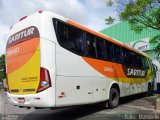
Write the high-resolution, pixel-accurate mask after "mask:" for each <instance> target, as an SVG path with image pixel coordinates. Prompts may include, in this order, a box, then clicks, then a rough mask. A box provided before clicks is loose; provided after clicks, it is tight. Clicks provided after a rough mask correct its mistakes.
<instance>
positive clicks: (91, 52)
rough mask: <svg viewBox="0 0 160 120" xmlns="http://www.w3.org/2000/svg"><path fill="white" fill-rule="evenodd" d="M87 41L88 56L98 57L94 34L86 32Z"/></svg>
mask: <svg viewBox="0 0 160 120" xmlns="http://www.w3.org/2000/svg"><path fill="white" fill-rule="evenodd" d="M86 41H87V56H89V57H94V58H96V43H95V40H94V36H93V35H91V34H86Z"/></svg>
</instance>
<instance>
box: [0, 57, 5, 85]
mask: <svg viewBox="0 0 160 120" xmlns="http://www.w3.org/2000/svg"><path fill="white" fill-rule="evenodd" d="M4 78H6V65H5V55H1V56H0V81H1V82H2V80H3V79H4Z"/></svg>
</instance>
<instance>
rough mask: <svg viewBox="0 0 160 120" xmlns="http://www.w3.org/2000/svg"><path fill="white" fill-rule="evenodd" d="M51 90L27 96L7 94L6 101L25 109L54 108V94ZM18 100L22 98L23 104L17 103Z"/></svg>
mask: <svg viewBox="0 0 160 120" xmlns="http://www.w3.org/2000/svg"><path fill="white" fill-rule="evenodd" d="M53 91H54V90H53V88H48V89H46V90H44V91H42V92H40V93H36V94H28V95H15V94H10V93H8V92H7V96H8V100H9V102H10V103H11V104H13V105H16V106H27V107H55V92H53ZM18 98H24V99H25V102H24V103H18Z"/></svg>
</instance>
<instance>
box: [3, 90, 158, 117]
mask: <svg viewBox="0 0 160 120" xmlns="http://www.w3.org/2000/svg"><path fill="white" fill-rule="evenodd" d="M155 99H156V96H150V97H145V96H144V95H136V96H131V97H125V98H123V99H121V103H120V105H119V107H117V108H115V109H102V108H100V107H95V106H93V105H92V106H91V105H87V106H80V107H70V108H64V109H56V110H50V109H41V110H35V109H29V110H27V109H24V108H18V107H15V106H12V105H10V104H9V103H8V100H7V97H6V93H5V92H0V114H1V116H0V120H1V119H3V120H5V119H6V118H7V119H8V120H17V119H18V120H48V119H49V120H75V119H76V120H124V119H126V120H134V119H135V120H136V119H143V120H147V119H148V120H152V119H155V120H160V111H156V110H155V107H154V106H155ZM2 114H3V115H2Z"/></svg>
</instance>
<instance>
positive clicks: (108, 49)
mask: <svg viewBox="0 0 160 120" xmlns="http://www.w3.org/2000/svg"><path fill="white" fill-rule="evenodd" d="M105 46H106V58H107V60H109V61H111V60H112V52H113V50H112V43H110V42H107V41H105Z"/></svg>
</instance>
